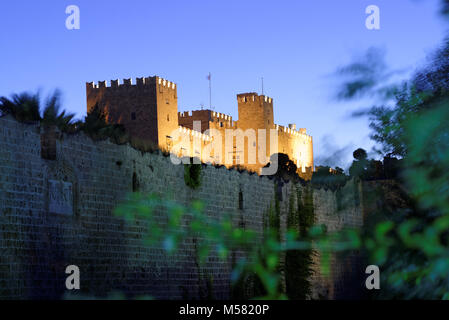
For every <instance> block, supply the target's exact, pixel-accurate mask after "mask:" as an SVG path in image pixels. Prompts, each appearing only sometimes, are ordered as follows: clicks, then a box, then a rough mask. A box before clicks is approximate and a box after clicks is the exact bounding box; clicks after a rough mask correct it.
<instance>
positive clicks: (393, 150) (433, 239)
mask: <svg viewBox="0 0 449 320" xmlns="http://www.w3.org/2000/svg"><path fill="white" fill-rule="evenodd" d="M377 58H378V59H382V56H377ZM366 63H367V64H371V63H373V55H372V53H370V52H368V54H367V57H366V59H365V61H364V62H363V63H362V62H360V61H359V62H356V63H355V65H363V64H366ZM376 66H383V68H384V66H385V64H384V63H383V62H382V61H380V62H376V63H374V67H371V68H365V69H363V68H362V70H365V71H366V70H368V72H379V71H378V68H377V67H376ZM343 70H345V74H344V77H343V78H344V79H345V81H344V83H343V85H342V87H341V91H342V95H340V97H342V96H344V97H345V98H353V97H360V96H365V95H369V96H375V95H376V94H377V95H378V96H379V95H380V96H382V94H383V93H385V92H388V93H389V95H383V98H384V100H383V101H384V105H382V106H378V105H376V106H373V107H371V108H368V109H365V110H364V111H363V112H359V114H365V115H368V116H369V119H370V121H371V128H372V130H373V134H372V138H373V139H374V140H375V141H376V142H377V143H378V145H379V146H380V148H379V150H378V152H379V153H380V154H381V155H384V156H386V157H387V159H390V160H391V159H392V158H391V157H392V156H396V157H397V158H398V159H399V160H397V161H396V162H395V163H394V166H396V169H395V170H396V171H397V173H398V176H397V177H396V180H397V181H398V182H399V183H400V184H401V188H402V189H403V190H405V192H406V197H408V198H409V199H408V200H409V201H408V203H409V205H408V207H406V208H402V209H401V210H399V209H398V210H396V211H394V210H393V211H391V212H388V211H387V210H385V211H383V212H378V214H379V215H381V216H382V217H383V219H380V221H377V223H376V225H375V226H374V228H373V230H374V231H373V232H368V233H367V235H366V238H365V239H363V243H364V246H365V247H366V248H367V249H368V251H369V253H370V262H371V263H373V264H378V265H380V266H381V279H382V285H381V287H382V288H383V289H382V290H380V291H379V292H378V293H377V295H376V296H377V297H378V298H396V299H397V298H400V299H412V298H425V299H448V298H449V277H448V274H449V247H448V234H449V170H448V169H449V94H448V93H449V91H448V88H449V87H448V86H449V42H448V41H446V42H445V43H444V45H443V46H442V47H441V49H439V50H437V52H436V53H435V54H434V55H433V56H432V57H431V58H430V61H429V63H428V64H427V66H426V67H425V68H422V69H421V70H419V71H418V72H416V73H415V75H414V76H413V77H412V78H411V79H410V80H409V81H406V82H404V83H400V84H392V85H389V86H383V85H382V84H376V83H370V85H369V86H368V85H364V86H360V87H359V88H357V89H354V90H353V91H351V94H350V95H348V94H346V93H347V92H348V87H351V88H353V87H354V86H355V84H356V83H359V81H358V79H359V77H360V72H359V69H351V68H343ZM348 70H349V72H352V71H354V74H353V75H354V78H353V79H349V80H348V78H346V77H347V76H348ZM382 70H383V71H382V74H383V75H385V74H388V72H385V71H384V69H382ZM368 78H369V79H379V80H383V82H387V81H386V79H385V78H384V77H383V76H374V75H372V76H370V77H368ZM379 90H380V92H379ZM384 162H385V161H384ZM390 162H391V161H390ZM368 164H369V161H368V160H366V159H357V160H356V161H354V164H353V167H352V171H353V173H354V175H355V176H359V177H360V178H361V179H364V178H366V170H367V169H368V167H369V165H368ZM390 168H391V166H390ZM360 172H362V173H360ZM364 175H365V176H364ZM386 175H387V176H388V175H391V172H389V173H388V174H386ZM387 178H388V177H387Z"/></svg>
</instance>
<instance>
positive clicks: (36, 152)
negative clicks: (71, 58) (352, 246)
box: [0, 116, 362, 299]
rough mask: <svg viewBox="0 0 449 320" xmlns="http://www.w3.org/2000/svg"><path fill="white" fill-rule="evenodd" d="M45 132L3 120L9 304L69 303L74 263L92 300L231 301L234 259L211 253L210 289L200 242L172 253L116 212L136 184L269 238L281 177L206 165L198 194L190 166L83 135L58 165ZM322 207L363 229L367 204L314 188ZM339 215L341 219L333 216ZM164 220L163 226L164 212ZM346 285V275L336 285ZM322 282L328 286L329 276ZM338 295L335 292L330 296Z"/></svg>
mask: <svg viewBox="0 0 449 320" xmlns="http://www.w3.org/2000/svg"><path fill="white" fill-rule="evenodd" d="M42 132H43V130H42V129H41V128H40V127H39V125H38V124H22V123H19V122H17V121H15V120H14V119H13V118H12V117H10V116H6V117H1V118H0V251H1V253H0V299H59V298H62V297H63V296H64V295H65V294H67V293H68V291H67V290H66V288H65V279H66V276H67V275H66V274H65V272H64V271H65V268H66V267H67V266H68V265H72V264H73V265H77V266H78V267H79V268H80V273H81V291H82V293H83V294H85V295H90V296H96V297H107V295H108V294H110V293H112V292H121V293H124V294H125V295H126V297H128V298H133V297H137V296H143V295H149V296H152V297H154V298H157V299H187V298H189V299H201V298H206V297H213V298H215V299H228V298H230V294H231V290H230V289H231V284H230V272H231V268H232V261H231V259H230V260H229V261H220V260H219V259H218V258H217V257H216V256H211V257H210V258H209V260H208V261H207V262H206V264H205V265H204V266H202V267H201V269H202V270H201V274H207V275H210V279H212V289H211V290H210V291H209V287H208V285H207V283H206V282H205V279H204V277H200V276H199V275H200V271H199V267H198V264H197V263H196V251H195V241H194V239H187V240H186V241H184V242H183V243H182V244H181V248H180V250H179V252H178V253H177V254H175V255H167V254H166V253H165V252H164V250H163V248H160V247H154V246H153V247H148V246H146V245H144V241H143V240H144V235H145V233H146V226H145V224H144V222H143V221H136V222H134V223H129V222H126V221H125V220H123V219H121V218H119V217H116V216H114V215H113V213H112V211H113V209H114V208H115V207H116V206H117V204H118V203H119V202H120V201H121V200H122V199H124V197H125V195H126V194H127V193H129V192H131V191H132V190H133V187H134V188H135V187H136V185H137V186H138V188H139V190H140V191H141V192H144V193H150V192H156V193H159V194H161V195H165V196H167V197H169V198H171V199H174V200H176V201H178V202H180V203H182V204H185V205H187V204H189V203H190V202H191V201H192V200H193V199H199V200H202V201H203V202H204V203H205V214H207V215H209V216H211V217H214V218H215V219H220V218H221V217H222V216H224V215H225V214H226V213H230V214H231V215H232V217H233V219H234V222H235V224H236V225H238V224H239V223H242V221H243V224H244V225H245V227H246V228H248V229H249V228H251V229H253V230H256V231H257V232H258V233H259V235H260V236H262V233H263V221H264V217H263V216H264V215H265V214H266V213H267V210H268V208H269V207H270V204H272V202H273V199H274V181H273V180H270V179H269V178H267V177H259V176H258V175H256V174H253V175H250V174H249V173H247V172H243V173H239V172H238V171H235V170H227V169H226V168H223V167H222V168H215V167H212V166H204V167H203V170H202V184H201V186H200V188H199V189H197V190H192V189H190V188H189V187H187V186H186V185H185V182H184V168H183V166H182V165H180V166H175V165H173V164H172V163H171V161H170V158H169V157H164V156H163V155H162V154H160V153H142V152H140V151H138V150H135V149H133V148H132V147H130V146H129V145H121V146H119V145H115V144H113V143H111V142H109V141H102V142H94V141H92V140H91V139H90V138H89V137H87V136H85V135H84V134H82V133H80V134H75V135H66V134H61V135H60V136H59V137H58V139H57V140H56V145H55V150H56V151H55V154H54V157H53V156H52V157H51V158H52V159H55V160H49V159H47V158H48V157H43V154H42V150H46V149H45V148H44V149H43V148H42V145H41V144H42V142H43V139H41V135H42ZM350 187H351V186H348V188H350ZM293 189H294V188H292V187H291V185H290V184H288V183H287V184H285V186H284V187H283V190H282V192H283V199H284V201H281V221H284V224H285V217H286V215H287V213H288V209H289V208H288V206H289V201H288V199H289V196H290V193H291V192H292V190H293ZM240 191H242V195H243V197H242V196H241V195H240ZM286 199H287V200H286ZM314 203H315V205H316V210H317V216H318V220H319V221H322V222H323V223H326V224H328V225H329V228H334V229H338V228H341V227H343V226H344V225H347V224H349V225H357V226H359V225H361V221H362V220H361V219H362V217H361V210H359V208H358V206H356V205H355V206H354V207H353V208H352V209H348V210H343V211H338V210H334V209H335V207H336V203H337V201H336V196H335V194H334V193H332V192H324V191H317V192H315V194H314ZM331 211H335V216H333V217H332V218H329V216H331ZM155 219H160V222H161V223H163V218H162V216H161V215H156V217H155ZM284 228H285V226H284ZM339 279H340V278H338V274H337V275H336V276H335V277H334V278H332V281H333V282H332V283H335V282H336V281H339ZM313 281H314V287H317V288H321V287H323V286H326V285H328V282H325V281H330V280H323V279H321V278H320V277H316V278H315V279H314V280H313ZM323 283H324V284H323ZM315 284H316V286H315ZM320 284H321V287H320ZM334 291H335V290H334ZM332 294H334V295H332ZM334 296H337V295H336V294H335V292H334V293H332V292H330V293H329V295H328V296H326V298H333V297H334Z"/></svg>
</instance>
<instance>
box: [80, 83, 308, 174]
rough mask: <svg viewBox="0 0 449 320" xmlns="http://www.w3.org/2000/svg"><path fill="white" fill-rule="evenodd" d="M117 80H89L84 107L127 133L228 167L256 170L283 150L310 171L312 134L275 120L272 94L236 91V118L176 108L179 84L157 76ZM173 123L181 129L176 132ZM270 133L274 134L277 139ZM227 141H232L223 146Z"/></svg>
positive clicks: (302, 171) (303, 171) (301, 170)
mask: <svg viewBox="0 0 449 320" xmlns="http://www.w3.org/2000/svg"><path fill="white" fill-rule="evenodd" d="M119 82H120V81H119V80H112V81H111V85H110V86H108V83H107V82H106V81H100V82H98V84H95V83H93V82H90V83H87V84H86V96H87V110H88V111H90V110H92V108H93V107H94V106H95V105H98V107H99V108H101V109H102V110H104V111H105V113H106V116H107V120H108V121H109V122H111V123H121V124H123V125H124V126H125V127H126V129H127V130H128V131H129V132H130V133H131V135H133V136H136V137H138V138H141V139H146V140H149V141H151V142H152V143H154V144H155V145H157V146H158V147H159V148H160V149H162V150H166V151H173V152H174V153H175V154H177V155H179V156H186V157H198V158H200V159H201V160H202V161H203V162H205V163H207V162H210V163H215V164H223V165H226V166H227V167H231V166H233V165H239V166H241V167H244V168H245V169H247V170H251V171H255V172H257V173H259V172H260V169H261V168H262V167H263V166H265V165H266V164H267V163H268V162H269V160H270V156H271V155H272V154H274V153H278V152H282V153H286V154H287V155H288V156H289V158H290V159H291V160H293V161H294V162H295V164H296V165H297V167H298V173H299V174H300V175H302V176H303V177H304V178H306V179H309V178H310V176H311V173H312V171H313V141H312V137H311V136H309V135H307V133H306V129H299V130H296V125H294V124H290V125H289V127H283V126H280V125H276V124H275V123H274V110H273V99H272V98H270V97H268V96H265V95H258V94H257V93H254V92H252V93H244V94H238V95H237V103H238V115H239V119H238V120H237V121H234V120H233V119H232V117H231V116H229V115H225V114H222V113H219V112H215V111H212V110H194V111H191V112H178V102H177V85H176V84H174V83H173V82H170V81H167V80H165V79H162V78H160V77H157V76H154V77H148V78H137V79H136V81H135V84H133V82H132V79H125V80H123V83H122V84H120V83H119ZM195 123H196V125H195ZM177 128H179V131H177V132H175V130H176V129H177ZM184 128H187V129H190V130H193V131H197V132H201V133H202V134H204V135H199V134H195V133H194V132H193V133H192V132H191V131H189V130H183V129H184ZM231 130H232V132H233V133H234V134H235V135H236V136H235V137H232V136H229V137H230V138H229V139H230V140H229V142H227V141H226V136H227V133H229V132H230V131H231ZM261 130H262V131H261ZM271 130H275V132H272V131H271ZM261 134H262V135H263V136H260V135H261ZM271 134H275V135H276V137H274V138H273V139H275V143H273V141H272V139H270V135H271ZM259 136H260V137H259ZM239 137H242V140H239ZM226 143H229V144H230V145H228V146H227V147H226ZM212 145H213V147H212Z"/></svg>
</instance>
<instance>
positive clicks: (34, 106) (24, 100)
mask: <svg viewBox="0 0 449 320" xmlns="http://www.w3.org/2000/svg"><path fill="white" fill-rule="evenodd" d="M41 110H42V115H41ZM6 114H11V115H12V116H13V117H14V118H15V119H16V120H17V121H20V122H26V123H30V122H37V121H40V122H41V123H42V124H43V125H45V126H46V127H49V126H57V127H58V128H59V129H60V130H61V131H73V130H74V128H75V123H74V121H73V119H74V117H75V115H74V114H73V113H66V111H65V110H62V111H61V93H60V91H59V90H55V92H54V93H53V94H50V95H49V96H48V97H47V98H46V99H45V101H44V104H43V106H42V105H41V99H40V94H39V92H37V93H33V94H31V93H28V92H23V93H20V94H13V95H12V97H11V99H9V98H7V97H0V116H2V115H6Z"/></svg>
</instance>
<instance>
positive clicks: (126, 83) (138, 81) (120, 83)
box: [86, 76, 176, 90]
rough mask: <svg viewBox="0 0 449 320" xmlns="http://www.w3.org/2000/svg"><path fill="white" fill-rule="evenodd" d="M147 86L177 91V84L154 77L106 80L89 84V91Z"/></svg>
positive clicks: (87, 85)
mask: <svg viewBox="0 0 449 320" xmlns="http://www.w3.org/2000/svg"><path fill="white" fill-rule="evenodd" d="M145 85H159V86H161V87H164V88H167V89H171V90H176V84H175V83H174V82H172V81H169V80H166V79H164V78H161V77H158V76H153V77H142V78H135V79H133V78H129V79H116V80H110V81H107V80H104V81H98V82H97V83H96V82H87V83H86V88H87V89H100V88H119V87H130V86H137V87H140V86H145Z"/></svg>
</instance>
